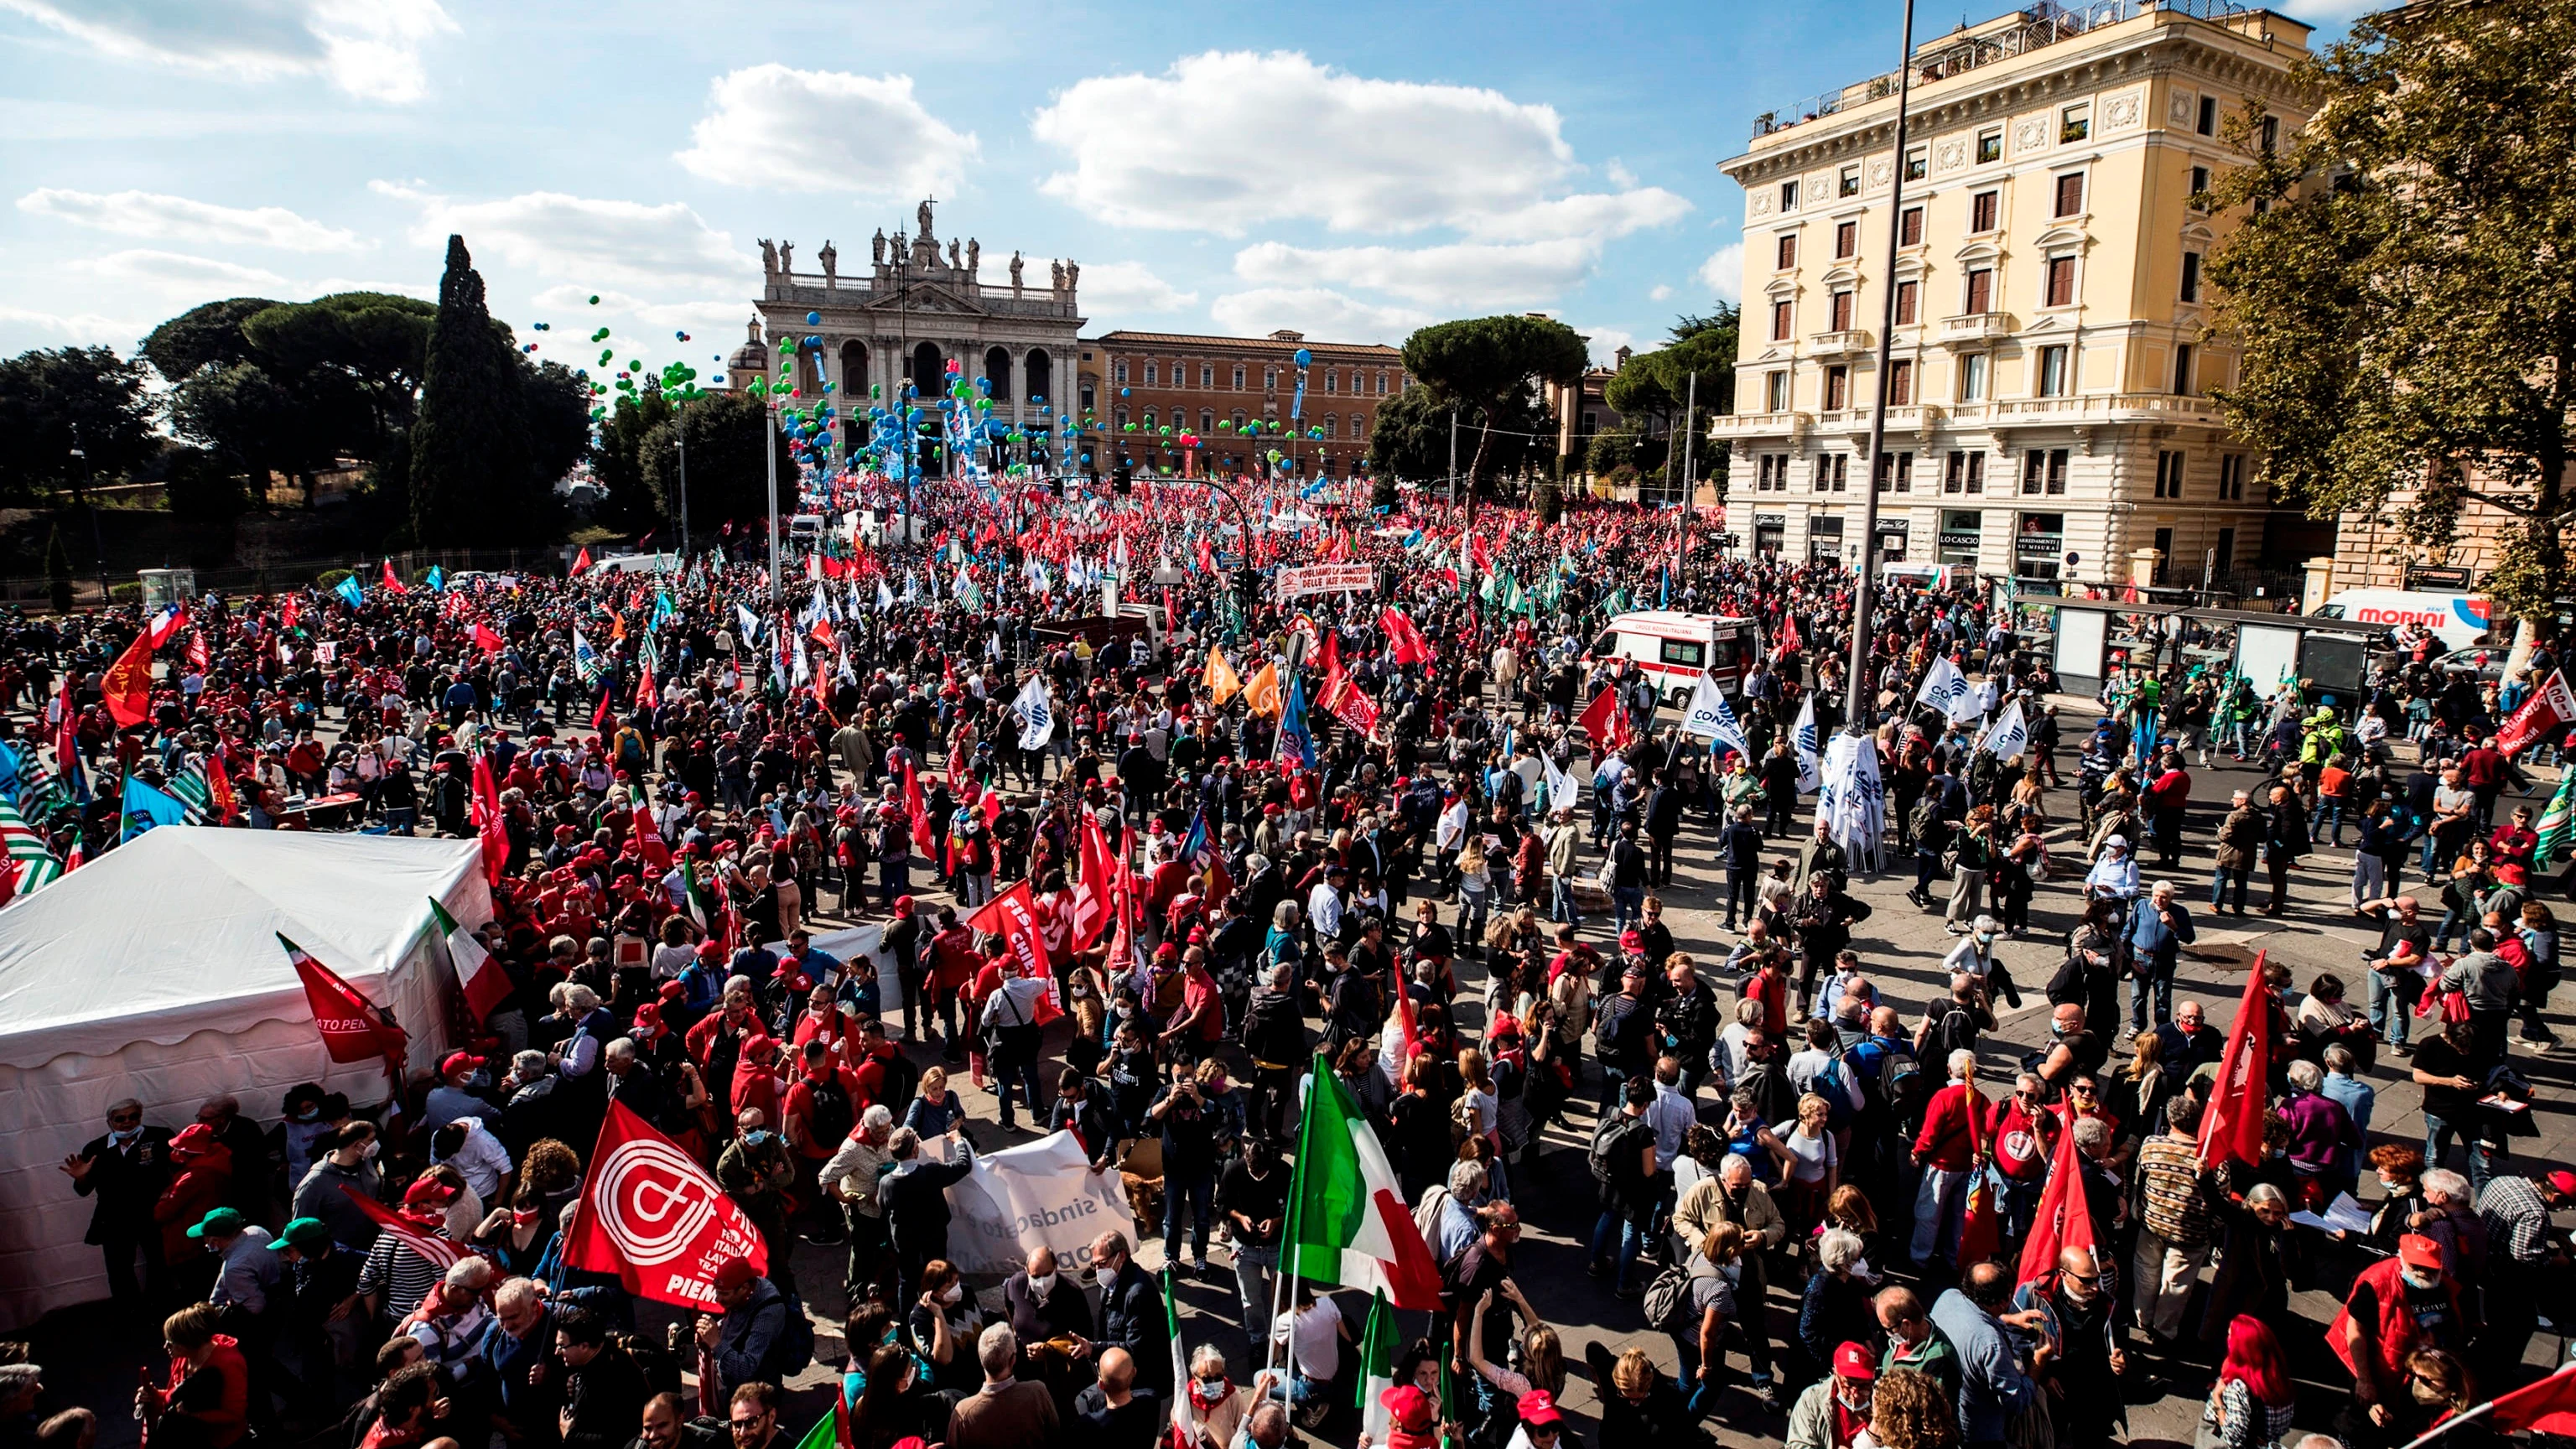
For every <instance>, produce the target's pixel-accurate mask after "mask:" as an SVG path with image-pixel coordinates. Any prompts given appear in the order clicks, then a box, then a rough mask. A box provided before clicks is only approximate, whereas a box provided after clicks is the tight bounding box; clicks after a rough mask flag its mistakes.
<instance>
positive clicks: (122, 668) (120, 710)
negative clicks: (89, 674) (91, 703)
mask: <svg viewBox="0 0 2576 1449" xmlns="http://www.w3.org/2000/svg"><path fill="white" fill-rule="evenodd" d="M99 693H100V695H101V696H102V697H104V699H105V700H106V703H107V712H108V713H109V714H112V715H114V716H116V727H117V728H118V729H127V728H130V727H132V726H134V725H138V724H141V723H143V720H144V718H145V716H147V715H149V714H151V713H152V636H151V634H149V633H142V634H137V635H135V636H134V642H133V643H131V644H128V645H126V646H125V652H124V653H122V654H119V655H118V656H116V662H115V663H114V664H111V665H109V666H107V673H106V674H104V675H101V676H100V677H99Z"/></svg>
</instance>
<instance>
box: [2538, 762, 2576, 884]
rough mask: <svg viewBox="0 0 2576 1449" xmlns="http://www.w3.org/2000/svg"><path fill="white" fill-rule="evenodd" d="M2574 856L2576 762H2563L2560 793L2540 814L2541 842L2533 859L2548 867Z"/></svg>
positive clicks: (2575, 837)
mask: <svg viewBox="0 0 2576 1449" xmlns="http://www.w3.org/2000/svg"><path fill="white" fill-rule="evenodd" d="M2570 855H2576V760H2560V761H2559V762H2558V793H2557V794H2555V795H2552V796H2551V797H2549V808H2548V809H2546V810H2543V811H2541V812H2540V843H2539V844H2538V845H2536V846H2533V847H2532V851H2531V859H2532V861H2533V863H2534V864H2536V865H2541V866H2546V865H2548V864H2550V863H2551V862H2552V861H2559V860H2565V859H2567V858H2568V857H2569V856H2570Z"/></svg>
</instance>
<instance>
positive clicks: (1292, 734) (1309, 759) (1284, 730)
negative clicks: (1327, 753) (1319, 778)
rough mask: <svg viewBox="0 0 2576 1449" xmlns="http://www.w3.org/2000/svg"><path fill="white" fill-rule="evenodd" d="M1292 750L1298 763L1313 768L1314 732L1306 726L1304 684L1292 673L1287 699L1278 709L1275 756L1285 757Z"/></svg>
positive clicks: (1289, 679)
mask: <svg viewBox="0 0 2576 1449" xmlns="http://www.w3.org/2000/svg"><path fill="white" fill-rule="evenodd" d="M1292 750H1293V751H1295V752H1296V755H1297V761H1298V763H1299V764H1301V765H1303V766H1305V767H1306V768H1307V769H1309V770H1311V769H1313V768H1315V732H1314V731H1313V730H1311V729H1309V728H1307V726H1306V685H1305V682H1304V681H1303V680H1300V679H1299V678H1298V677H1297V676H1296V675H1295V674H1294V673H1291V674H1290V675H1289V676H1288V700H1287V703H1286V704H1285V705H1283V706H1282V707H1281V709H1280V719H1279V747H1278V751H1277V757H1278V758H1280V759H1286V758H1287V757H1288V754H1289V752H1290V751H1292Z"/></svg>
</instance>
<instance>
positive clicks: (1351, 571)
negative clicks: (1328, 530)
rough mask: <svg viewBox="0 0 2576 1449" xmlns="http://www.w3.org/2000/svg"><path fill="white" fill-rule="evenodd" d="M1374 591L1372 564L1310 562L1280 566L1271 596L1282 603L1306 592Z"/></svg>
mask: <svg viewBox="0 0 2576 1449" xmlns="http://www.w3.org/2000/svg"><path fill="white" fill-rule="evenodd" d="M1376 592H1377V569H1376V568H1375V567H1373V566H1372V565H1369V564H1313V565H1309V566H1308V567H1306V568H1302V569H1281V570H1280V571H1279V578H1278V582H1277V583H1276V584H1275V585H1274V586H1273V588H1272V590H1271V597H1272V598H1274V599H1276V600H1277V601H1279V602H1280V603H1283V604H1284V603H1286V602H1288V601H1289V600H1290V599H1301V598H1304V597H1305V596H1306V595H1308V594H1342V593H1359V594H1374V593H1376Z"/></svg>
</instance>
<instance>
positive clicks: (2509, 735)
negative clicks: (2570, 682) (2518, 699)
mask: <svg viewBox="0 0 2576 1449" xmlns="http://www.w3.org/2000/svg"><path fill="white" fill-rule="evenodd" d="M2571 723H2576V691H2570V690H2569V689H2568V687H2567V674H2566V671H2564V670H2558V669H2553V670H2551V671H2549V678H2548V680H2547V681H2546V682H2544V683H2543V684H2542V685H2541V686H2540V687H2539V688H2538V689H2535V690H2533V691H2532V692H2531V698H2529V699H2526V700H2524V701H2523V702H2522V708H2520V709H2517V710H2515V711H2514V712H2513V718H2511V719H2509V720H2506V721H2505V722H2504V728H2503V729H2500V730H2498V731H2496V737H2495V747H2496V748H2497V749H2499V750H2502V751H2503V752H2504V753H2505V756H2506V758H2508V759H2510V758H2511V757H2513V756H2514V755H2516V754H2519V753H2521V751H2522V748H2523V746H2525V745H2528V744H2530V743H2531V742H2532V741H2534V740H2545V739H2549V738H2551V737H2552V736H2554V735H2556V734H2557V733H2558V731H2560V730H2562V729H2565V728H2566V727H2567V726H2568V725H2569V724H2571Z"/></svg>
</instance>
